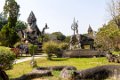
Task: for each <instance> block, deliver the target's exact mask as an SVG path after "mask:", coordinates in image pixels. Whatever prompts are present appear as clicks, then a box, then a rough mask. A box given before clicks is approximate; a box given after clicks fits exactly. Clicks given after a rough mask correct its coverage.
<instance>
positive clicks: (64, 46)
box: [59, 43, 69, 50]
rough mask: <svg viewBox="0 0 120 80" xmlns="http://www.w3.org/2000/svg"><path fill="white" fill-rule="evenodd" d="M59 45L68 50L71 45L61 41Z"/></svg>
mask: <svg viewBox="0 0 120 80" xmlns="http://www.w3.org/2000/svg"><path fill="white" fill-rule="evenodd" d="M59 47H60V49H62V50H67V49H68V48H69V45H68V43H60V44H59Z"/></svg>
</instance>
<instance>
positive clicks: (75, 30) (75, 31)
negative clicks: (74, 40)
mask: <svg viewBox="0 0 120 80" xmlns="http://www.w3.org/2000/svg"><path fill="white" fill-rule="evenodd" d="M71 29H72V30H73V31H74V35H75V33H76V34H78V21H77V22H76V21H75V18H74V20H73V23H72V25H71Z"/></svg>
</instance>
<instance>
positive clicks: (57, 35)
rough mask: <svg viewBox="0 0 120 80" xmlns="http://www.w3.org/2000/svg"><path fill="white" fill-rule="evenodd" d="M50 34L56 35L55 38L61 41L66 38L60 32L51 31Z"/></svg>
mask: <svg viewBox="0 0 120 80" xmlns="http://www.w3.org/2000/svg"><path fill="white" fill-rule="evenodd" d="M52 35H55V36H56V37H57V40H59V41H63V40H64V39H65V38H66V36H65V35H63V34H62V33H61V32H54V33H52Z"/></svg>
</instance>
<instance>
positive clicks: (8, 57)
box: [0, 46, 15, 69]
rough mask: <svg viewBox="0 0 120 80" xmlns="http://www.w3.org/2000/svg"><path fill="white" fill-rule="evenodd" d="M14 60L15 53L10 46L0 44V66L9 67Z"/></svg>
mask: <svg viewBox="0 0 120 80" xmlns="http://www.w3.org/2000/svg"><path fill="white" fill-rule="evenodd" d="M14 60H15V54H14V53H13V52H12V51H11V50H10V48H7V47H2V46H0V68H2V69H10V68H12V64H13V62H14Z"/></svg>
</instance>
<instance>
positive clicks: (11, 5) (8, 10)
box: [0, 0, 19, 47]
mask: <svg viewBox="0 0 120 80" xmlns="http://www.w3.org/2000/svg"><path fill="white" fill-rule="evenodd" d="M4 15H5V16H6V17H8V23H7V24H6V25H5V26H4V27H3V28H2V29H1V32H0V33H1V35H2V36H1V38H2V39H0V40H1V42H2V44H3V45H5V46H9V47H13V45H14V43H16V41H17V40H18V39H19V37H18V35H17V33H16V32H15V26H16V22H17V18H18V16H19V5H18V4H17V2H16V1H15V0H6V1H5V5H4Z"/></svg>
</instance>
